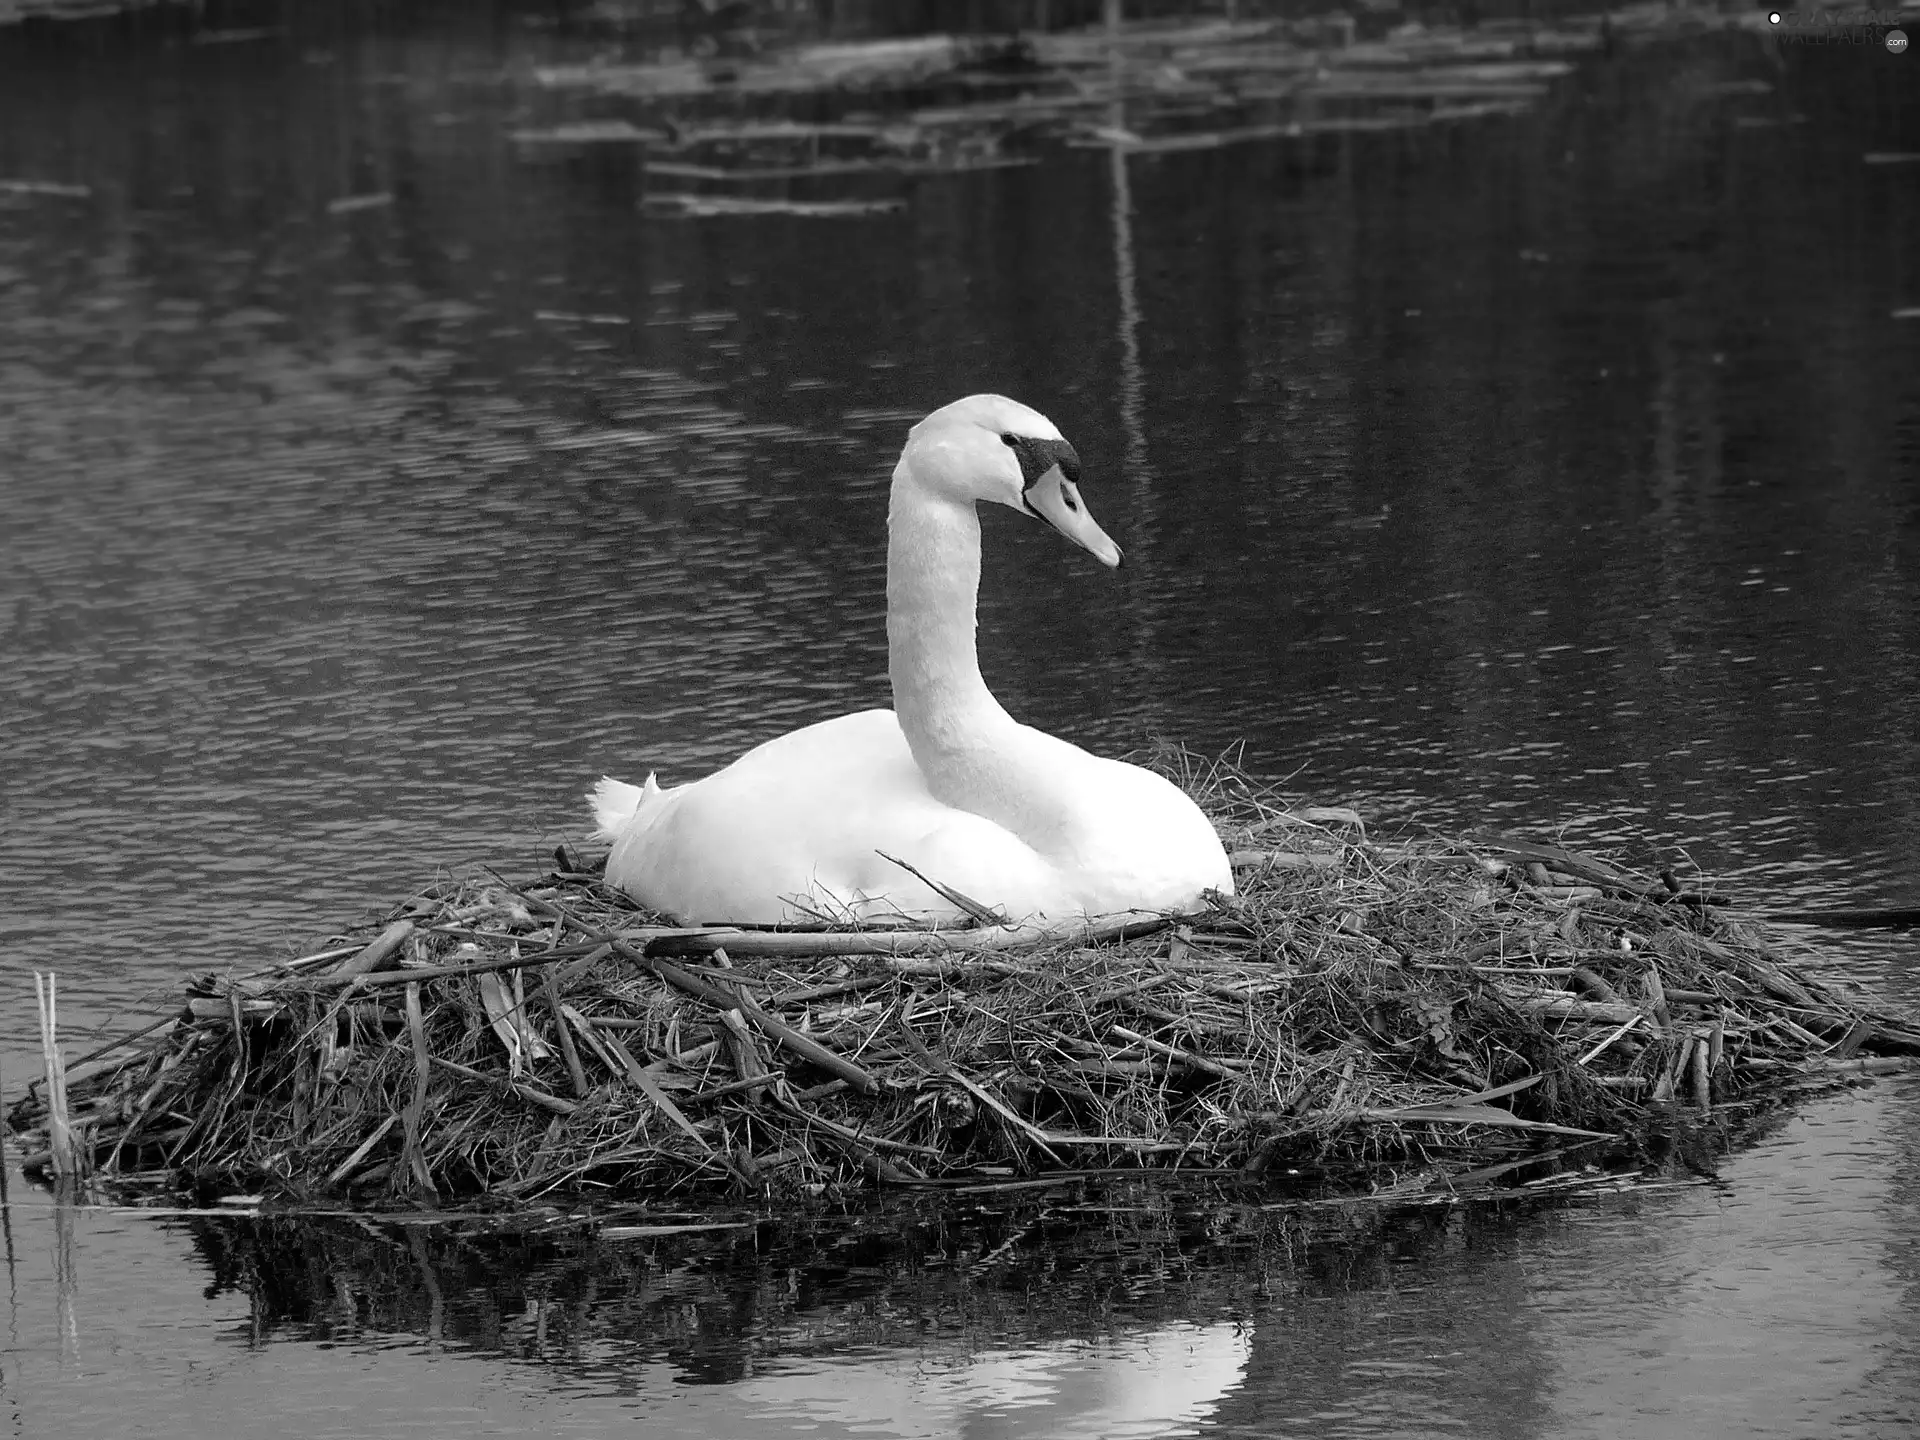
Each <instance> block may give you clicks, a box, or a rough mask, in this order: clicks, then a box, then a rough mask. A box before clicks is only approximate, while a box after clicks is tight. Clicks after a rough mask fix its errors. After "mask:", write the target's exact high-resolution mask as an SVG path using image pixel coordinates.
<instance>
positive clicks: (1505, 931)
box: [11, 760, 1920, 1203]
mask: <svg viewBox="0 0 1920 1440" xmlns="http://www.w3.org/2000/svg"><path fill="white" fill-rule="evenodd" d="M1173 768H1174V769H1176V771H1179V772H1181V773H1180V774H1179V778H1181V779H1182V781H1183V783H1185V784H1186V785H1187V786H1188V788H1189V789H1190V790H1191V791H1192V792H1193V793H1194V794H1195V795H1196V797H1197V798H1198V799H1200V801H1201V803H1202V804H1203V806H1204V807H1205V808H1206V809H1207V810H1208V812H1209V813H1210V814H1211V815H1213V816H1214V817H1215V819H1216V822H1217V823H1218V824H1219V826H1220V828H1221V831H1222V834H1223V835H1224V836H1226V837H1227V838H1228V841H1229V845H1230V848H1231V849H1232V850H1233V852H1234V859H1235V868H1236V874H1237V876H1238V882H1239V885H1240V887H1241V893H1240V894H1239V895H1238V896H1237V897H1235V898H1234V899H1233V900H1231V901H1227V902H1223V903H1221V904H1218V905H1216V906H1215V907H1214V908H1213V909H1212V910H1210V911H1209V912H1208V913H1206V914H1204V915H1200V916H1196V917H1192V918H1190V919H1187V920H1182V921H1180V922H1178V923H1171V922H1168V921H1165V920H1153V921H1149V922H1147V923H1143V924H1140V925H1135V926H1133V927H1131V928H1130V929H1129V930H1128V931H1127V932H1125V933H1118V931H1119V927H1108V930H1107V931H1105V932H1102V933H1101V934H1096V935H1081V936H1077V937H1073V938H1068V939H1059V938H1055V939H1050V940H1038V941H1037V940H1035V939H1034V938H1033V937H1032V936H1029V935H1024V934H1021V933H1019V932H1010V931H1007V930H1004V929H1000V930H993V929H985V930H961V931H948V932H942V933H932V932H924V931H901V930H895V931H886V930H867V931H864V932H847V931H828V930H824V929H822V930H814V931H779V932H773V931H742V930H726V931H719V930H704V931H689V930H684V929H675V928H673V927H668V926H664V925H661V924H659V923H658V922H657V921H655V920H654V919H653V918H652V917H649V916H647V915H645V914H643V913H641V912H639V911H637V910H635V909H634V907H633V906H632V904H631V902H629V901H628V900H627V899H626V898H625V897H624V896H622V895H620V894H618V893H616V892H613V891H610V890H609V889H607V888H606V887H605V886H604V885H603V884H602V883H601V882H600V880H599V877H598V876H597V875H596V874H594V873H592V872H591V871H587V870H582V869H580V868H578V866H577V862H574V861H572V860H571V858H570V857H567V856H564V855H562V856H560V857H559V859H560V861H561V863H562V868H560V869H557V870H556V871H555V872H553V873H551V874H548V875H545V876H543V877H541V878H539V879H538V880H535V881H531V882H529V883H527V884H524V885H514V884H510V883H507V882H505V881H503V880H501V879H500V878H499V877H497V876H494V875H491V874H483V875H479V876H474V877H470V878H467V879H465V880H461V881H457V882H453V881H449V882H447V883H445V884H442V885H438V886H436V887H434V888H432V889H431V890H429V891H427V892H425V893H423V894H421V895H419V896H417V897H415V898H414V899H413V900H411V901H409V902H408V903H407V904H406V905H405V906H402V907H401V908H400V909H399V910H398V911H397V912H395V913H394V915H392V916H390V917H388V920H387V923H386V925H385V928H384V929H383V930H382V931H381V933H380V934H379V935H378V936H376V937H374V939H373V940H372V941H371V943H368V942H366V941H364V940H363V941H361V942H358V943H356V944H354V945H352V946H335V947H333V948H331V949H327V950H322V951H320V952H319V953H318V954H316V955H314V956H310V957H307V958H305V959H303V960H299V961H295V962H292V963H289V964H284V965H280V966H276V967H274V968H273V969H271V970H268V971H264V972H258V973H254V974H251V975H245V976H241V975H228V976H207V977H204V978H201V979H199V980H197V981H195V982H194V983H193V984H192V986H191V987H190V990H189V994H188V996H187V1001H186V1004H185V1006H184V1008H183V1009H182V1011H181V1012H180V1013H179V1014H178V1015H177V1016H176V1017H172V1018H171V1019H170V1020H169V1021H165V1022H162V1023H161V1024H160V1025H158V1026H155V1027H150V1028H149V1031H148V1032H146V1033H144V1034H143V1035H140V1036H137V1037H130V1038H129V1039H127V1040H125V1041H123V1042H119V1043H117V1044H115V1045H112V1046H109V1047H107V1048H106V1049H105V1050H103V1051H101V1052H98V1053H97V1054H96V1055H95V1056H94V1057H90V1058H89V1060H88V1061H87V1062H86V1063H83V1064H80V1065H78V1066H74V1067H71V1068H70V1069H69V1070H68V1072H67V1075H66V1080H67V1091H68V1094H69V1096H70V1097H71V1101H70V1103H71V1106H72V1113H71V1114H70V1116H69V1117H68V1118H69V1123H70V1125H71V1128H72V1131H73V1134H74V1136H75V1138H76V1145H77V1148H78V1150H79V1151H80V1153H81V1155H82V1157H83V1159H85V1158H87V1157H90V1163H91V1168H92V1173H93V1180H94V1183H95V1184H106V1185H108V1186H111V1185H113V1184H115V1183H118V1184H121V1185H123V1186H131V1185H138V1184H139V1183H141V1182H142V1181H150V1182H157V1183H163V1184H171V1183H174V1182H176V1181H178V1180H180V1179H182V1178H194V1179H198V1180H200V1181H203V1182H206V1183H210V1184H220V1185H241V1186H245V1187H249V1188H262V1189H265V1190H267V1191H269V1192H271V1193H273V1194H275V1195H277V1196H279V1197H282V1198H286V1199H291V1200H304V1201H314V1200H318V1199H322V1198H337V1197H347V1198H350V1199H352V1200H354V1201H356V1202H358V1203H400V1202H405V1203H418V1202H419V1201H421V1200H423V1199H424V1200H430V1201H432V1200H444V1199H447V1198H451V1197H454V1196H461V1197H474V1196H480V1195H485V1196H490V1197H492V1198H493V1199H494V1200H495V1201H497V1202H502V1203H516V1202H526V1201H530V1200H533V1199H534V1198H536V1197H540V1196H547V1195H552V1194H574V1195H579V1194H583V1193H605V1192H607V1191H609V1190H612V1191H618V1192H619V1193H621V1194H623V1195H626V1196H628V1197H633V1196H646V1197H653V1198H664V1197H668V1196H672V1195H675V1194H690V1193H696V1192H697V1193H701V1194H711V1193H714V1192H725V1193H730V1194H733V1195H735V1196H736V1197H737V1196H742V1195H751V1194H783V1195H792V1196H816V1197H817V1196H825V1195H832V1194H838V1193H842V1192H844V1191H845V1190H846V1189H848V1188H850V1187H859V1186H863V1185H866V1184H869V1183H872V1182H879V1183H883V1184H894V1185H906V1186H914V1185H941V1184H953V1185H960V1184H965V1185H971V1186H980V1185H1004V1184H1011V1183H1019V1182H1022V1181H1025V1180H1031V1179H1045V1178H1047V1177H1059V1176H1062V1175H1069V1174H1085V1173H1090V1172H1095V1171H1113V1170H1129V1171H1148V1172H1154V1171H1157V1172H1170V1171H1176V1170H1179V1171H1201V1172H1206V1173H1210V1174H1213V1175H1224V1174H1232V1175H1236V1176H1239V1177H1242V1178H1246V1179H1264V1180H1265V1181H1266V1182H1268V1183H1272V1182H1275V1181H1279V1180H1281V1179H1282V1178H1283V1177H1285V1178H1289V1179H1292V1180H1295V1181H1298V1180H1300V1179H1301V1178H1302V1177H1305V1178H1306V1179H1307V1180H1309V1181H1311V1182H1312V1183H1314V1184H1317V1185H1321V1186H1323V1187H1324V1186H1327V1185H1334V1186H1338V1187H1343V1188H1348V1189H1353V1188H1359V1189H1371V1190H1374V1191H1376V1192H1378V1191H1382V1190H1386V1191H1389V1192H1391V1193H1393V1194H1395V1195H1402V1196H1404V1195H1411V1194H1416V1193H1420V1192H1422V1191H1433V1190H1435V1189H1439V1190H1445V1191H1450V1192H1457V1191H1458V1190H1460V1189H1461V1188H1463V1187H1473V1186H1487V1185H1495V1184H1498V1183H1501V1177H1503V1176H1506V1177H1511V1176H1513V1175H1514V1173H1515V1172H1517V1171H1518V1170H1519V1169H1520V1167H1522V1166H1526V1165H1531V1164H1533V1163H1535V1162H1536V1161H1538V1160H1539V1159H1540V1158H1541V1157H1543V1156H1546V1157H1559V1156H1564V1155H1565V1154H1566V1153H1567V1152H1568V1151H1570V1150H1571V1151H1578V1152H1581V1160H1582V1161H1583V1162H1584V1163H1586V1164H1587V1165H1588V1167H1589V1171H1591V1168H1592V1164H1593V1162H1594V1161H1595V1160H1596V1158H1598V1157H1606V1158H1607V1159H1608V1160H1609V1161H1610V1163H1611V1165H1612V1166H1613V1168H1615V1169H1619V1168H1622V1167H1625V1168H1627V1169H1632V1168H1634V1167H1635V1166H1637V1165H1639V1164H1640V1163H1642V1162H1643V1161H1644V1159H1645V1156H1646V1142H1647V1140H1648V1137H1649V1136H1652V1135H1655V1134H1656V1133H1667V1132H1670V1131H1671V1130H1672V1129H1673V1128H1674V1123H1675V1121H1676V1119H1678V1120H1682V1121H1684V1122H1685V1124H1686V1125H1688V1126H1702V1125H1718V1126H1721V1127H1726V1126H1727V1125H1728V1124H1729V1123H1735V1124H1737V1123H1738V1122H1739V1120H1740V1119H1741V1118H1742V1117H1744V1116H1748V1115H1750V1114H1751V1113H1752V1112H1753V1111H1754V1109H1755V1108H1756V1107H1757V1106H1760V1105H1763V1104H1766V1103H1768V1102H1770V1101H1773V1100H1776V1099H1778V1098H1779V1097H1780V1096H1782V1095H1783V1094H1786V1093H1788V1092H1789V1091H1790V1090H1791V1088H1792V1087H1793V1086H1795V1085H1802V1084H1804V1083H1805V1082H1806V1081H1807V1080H1808V1079H1809V1078H1814V1079H1829V1080H1830V1079H1831V1078H1832V1077H1833V1076H1835V1075H1837V1074H1840V1073H1843V1072H1844V1070H1845V1069H1846V1067H1849V1066H1851V1067H1853V1068H1854V1069H1859V1068H1868V1069H1871V1068H1873V1067H1875V1066H1876V1065H1880V1064H1885V1063H1903V1062H1879V1061H1873V1060H1867V1059H1864V1058H1862V1057H1865V1056H1874V1055H1912V1054H1916V1053H1920V1030H1916V1029H1914V1028H1912V1027H1911V1026H1909V1025H1908V1024H1906V1023H1905V1022H1903V1021H1902V1020H1900V1019H1899V1018H1897V1017H1894V1016H1892V1015H1890V1014H1887V1013H1885V1012H1883V1011H1881V1010H1879V1009H1876V1008H1875V1007H1874V1006H1873V1005H1872V1004H1870V1003H1868V1002H1866V1001H1864V1000H1862V999H1860V998H1858V997H1855V996H1852V995H1849V994H1843V993H1842V992H1840V991H1839V990H1838V989H1836V988H1834V987H1832V986H1829V985H1827V984H1824V983H1822V982H1821V981H1819V980H1817V979H1815V978H1813V977H1812V976H1810V975H1809V974H1808V973H1806V972H1805V971H1804V970H1803V969H1800V968H1796V967H1794V966H1791V965H1788V964H1787V963H1785V962H1784V961H1783V960H1782V959H1781V957H1780V955H1779V954H1778V953H1777V952H1776V950H1775V949H1774V947H1773V945H1772V943H1771V942H1770V941H1769V939H1768V937H1767V935H1766V934H1765V932H1764V931H1763V929H1762V927H1761V926H1760V924H1759V923H1758V922H1757V921H1755V920H1752V919H1747V918H1742V917H1739V916H1736V915H1735V914H1733V913H1732V912H1731V911H1730V910H1729V909H1728V908H1727V907H1725V906H1722V905H1720V904H1718V903H1715V901H1714V898H1713V897H1711V896H1706V895H1702V894H1699V893H1676V892H1675V890H1674V889H1673V888H1672V886H1671V885H1670V884H1662V883H1661V882H1659V881H1649V880H1646V879H1644V878H1642V877H1639V876H1636V875H1633V874H1630V873H1628V872H1626V871H1623V870H1619V869H1617V868H1615V867H1613V866H1611V865H1609V864H1607V863H1606V862H1604V861H1601V860H1599V859H1597V858H1595V857H1592V856H1581V855H1574V854H1570V853H1568V852H1566V851H1563V850H1559V849H1556V848H1553V847H1545V846H1529V845H1525V844H1523V843H1521V842H1515V841H1498V842H1481V843H1467V842H1464V841H1448V840H1416V841H1411V842H1406V843H1395V844H1380V843H1375V842H1373V841H1371V840H1370V839H1369V838H1368V837H1367V836H1366V835H1365V834H1364V833H1363V830H1362V828H1361V825H1360V822H1359V817H1358V816H1356V815H1354V814H1353V813H1352V812H1350V811H1343V810H1316V809H1291V808H1288V807H1287V806H1285V805H1283V804H1281V803H1280V802H1279V801H1278V799H1277V798H1276V797H1274V796H1272V795H1270V794H1267V793H1263V792H1262V791H1260V790H1259V789H1258V788H1257V787H1254V786H1253V785H1251V784H1249V783H1248V782H1247V781H1246V780H1245V779H1244V778H1243V777H1241V776H1240V775H1238V774H1237V773H1235V772H1234V771H1232V770H1231V769H1228V768H1225V767H1204V768H1201V769H1196V768H1195V767H1193V766H1192V765H1191V764H1190V763H1189V762H1187V761H1185V760H1176V762H1175V764H1174V766H1173ZM48 1118H49V1117H48V1115H47V1107H46V1105H45V1104H44V1102H43V1098H42V1096H41V1095H40V1094H39V1093H35V1094H30V1095H29V1096H28V1097H27V1098H26V1099H25V1100H23V1101H22V1102H21V1103H20V1104H19V1105H17V1106H15V1108H14V1112H13V1115H12V1117H11V1119H12V1124H13V1127H14V1128H15V1129H16V1130H26V1131H34V1132H44V1130H45V1128H46V1126H47V1122H48ZM26 1143H27V1145H28V1147H29V1148H30V1149H31V1148H32V1147H33V1146H34V1145H35V1143H36V1142H35V1141H33V1140H29V1141H28V1142H26ZM38 1143H39V1145H40V1147H41V1148H42V1149H44V1147H45V1142H44V1140H42V1141H39V1142H38ZM27 1162H28V1164H29V1167H33V1166H34V1165H35V1164H36V1163H37V1164H41V1165H44V1156H41V1155H37V1154H31V1153H30V1154H29V1155H28V1156H27Z"/></svg>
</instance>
